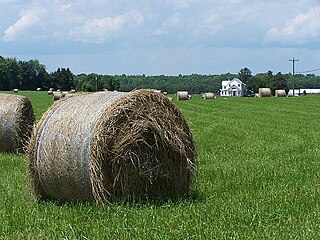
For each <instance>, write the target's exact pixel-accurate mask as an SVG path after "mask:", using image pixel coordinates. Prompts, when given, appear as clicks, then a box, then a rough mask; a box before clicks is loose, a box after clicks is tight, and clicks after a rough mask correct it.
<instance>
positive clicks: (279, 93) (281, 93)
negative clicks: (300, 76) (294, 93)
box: [275, 89, 287, 97]
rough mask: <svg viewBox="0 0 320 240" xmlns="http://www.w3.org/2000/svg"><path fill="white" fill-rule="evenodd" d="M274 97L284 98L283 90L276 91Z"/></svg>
mask: <svg viewBox="0 0 320 240" xmlns="http://www.w3.org/2000/svg"><path fill="white" fill-rule="evenodd" d="M275 96H276V97H286V96H287V93H286V90H283V89H278V90H276V91H275Z"/></svg>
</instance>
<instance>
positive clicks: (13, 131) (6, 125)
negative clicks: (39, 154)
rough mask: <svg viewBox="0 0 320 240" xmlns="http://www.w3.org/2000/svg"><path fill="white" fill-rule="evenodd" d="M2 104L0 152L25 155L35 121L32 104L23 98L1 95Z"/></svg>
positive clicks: (0, 109)
mask: <svg viewBox="0 0 320 240" xmlns="http://www.w3.org/2000/svg"><path fill="white" fill-rule="evenodd" d="M0 103H1V104H0V151H4V152H20V153H23V152H24V151H25V150H26V148H25V147H26V145H28V144H27V142H28V140H29V138H30V135H31V132H32V127H33V124H34V121H35V117H34V113H33V109H32V105H31V102H30V100H29V99H28V98H26V97H23V96H17V95H13V94H0Z"/></svg>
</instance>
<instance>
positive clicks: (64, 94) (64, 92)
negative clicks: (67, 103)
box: [61, 91, 69, 97]
mask: <svg viewBox="0 0 320 240" xmlns="http://www.w3.org/2000/svg"><path fill="white" fill-rule="evenodd" d="M68 94H69V93H68V92H66V91H63V92H61V96H62V97H65V96H67V95H68Z"/></svg>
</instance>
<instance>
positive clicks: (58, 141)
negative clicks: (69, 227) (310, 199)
mask: <svg viewBox="0 0 320 240" xmlns="http://www.w3.org/2000/svg"><path fill="white" fill-rule="evenodd" d="M29 152H30V154H29V171H30V176H31V181H32V186H33V191H34V193H35V194H36V196H38V197H40V198H43V199H55V200H59V201H68V202H75V201H96V202H100V203H106V202H108V201H111V200H112V199H113V198H121V199H123V198H124V199H127V200H131V199H153V198H162V197H167V196H172V195H182V194H186V193H188V191H189V190H190V185H191V180H192V176H193V172H194V169H195V148H194V143H193V138H192V134H191V132H190V129H189V127H188V124H187V123H186V121H185V119H184V117H183V115H182V114H181V112H180V111H179V109H178V108H177V107H175V105H174V104H172V103H171V102H170V101H169V99H168V98H167V97H165V96H164V95H162V94H157V93H153V92H152V91H149V90H137V91H134V92H131V93H123V92H99V93H94V94H87V95H81V96H75V97H72V98H66V99H64V100H62V101H59V102H57V103H56V104H54V105H53V106H52V107H51V109H49V110H48V112H47V113H46V114H45V115H44V117H43V118H42V120H41V122H40V123H39V124H38V126H37V128H36V129H35V131H34V134H33V137H32V140H31V144H30V150H29Z"/></svg>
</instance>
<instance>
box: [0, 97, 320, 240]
mask: <svg viewBox="0 0 320 240" xmlns="http://www.w3.org/2000/svg"><path fill="white" fill-rule="evenodd" d="M19 94H20V93H19ZM21 94H24V95H26V96H29V97H30V99H31V100H32V103H33V104H34V108H35V112H36V114H37V119H39V118H40V116H41V114H42V113H43V112H44V111H45V110H46V108H47V107H48V106H49V105H50V104H51V103H52V100H51V98H50V97H48V96H47V95H46V94H44V93H42V92H41V93H39V92H21ZM175 104H177V106H178V107H179V108H180V109H181V111H182V112H183V113H184V115H185V117H186V118H187V120H188V122H189V124H190V127H191V129H192V132H193V135H194V138H195V141H196V145H197V149H198V171H197V174H196V178H195V183H194V188H195V190H194V193H193V194H192V195H191V196H189V197H186V198H182V199H178V200H172V201H165V202H162V203H148V204H146V203H144V204H142V203H131V204H125V203H123V204H115V205H112V206H104V207H102V206H97V205H95V204H76V205H69V204H63V205H59V204H57V203H53V202H36V201H34V200H33V199H32V198H31V197H30V195H29V190H28V180H27V174H26V166H27V158H26V157H25V156H23V155H14V154H0V194H1V196H0V239H318V238H320V176H319V175H320V174H319V173H320V163H319V159H320V122H319V119H320V113H319V109H320V96H306V97H296V98H274V97H273V98H261V99H256V98H227V99H225V98H218V99H216V100H202V99H201V98H200V97H197V96H195V97H193V99H191V100H190V101H178V102H177V101H175Z"/></svg>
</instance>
